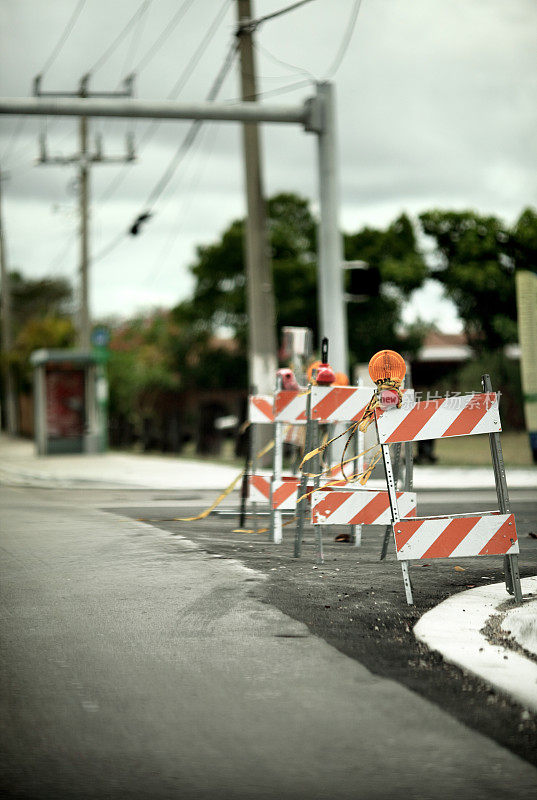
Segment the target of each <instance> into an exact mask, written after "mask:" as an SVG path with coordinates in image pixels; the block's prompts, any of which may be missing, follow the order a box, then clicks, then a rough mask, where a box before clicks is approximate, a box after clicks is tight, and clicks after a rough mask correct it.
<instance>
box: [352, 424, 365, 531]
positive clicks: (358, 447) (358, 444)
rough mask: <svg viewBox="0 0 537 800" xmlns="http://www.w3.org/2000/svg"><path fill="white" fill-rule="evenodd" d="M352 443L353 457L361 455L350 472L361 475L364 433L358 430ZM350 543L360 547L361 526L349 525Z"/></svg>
mask: <svg viewBox="0 0 537 800" xmlns="http://www.w3.org/2000/svg"><path fill="white" fill-rule="evenodd" d="M354 441H355V445H354V455H355V456H357V455H358V454H359V453H362V455H361V456H359V457H358V460H357V461H355V462H353V463H354V464H355V465H356V467H355V468H354V469H353V470H352V471H353V472H358V473H361V472H363V471H364V456H363V452H364V450H365V435H364V433H363V432H362V431H360V430H359V431H357V433H356V435H355V439H354ZM351 542H352V543H353V545H354V546H355V547H360V545H361V544H362V526H361V525H351Z"/></svg>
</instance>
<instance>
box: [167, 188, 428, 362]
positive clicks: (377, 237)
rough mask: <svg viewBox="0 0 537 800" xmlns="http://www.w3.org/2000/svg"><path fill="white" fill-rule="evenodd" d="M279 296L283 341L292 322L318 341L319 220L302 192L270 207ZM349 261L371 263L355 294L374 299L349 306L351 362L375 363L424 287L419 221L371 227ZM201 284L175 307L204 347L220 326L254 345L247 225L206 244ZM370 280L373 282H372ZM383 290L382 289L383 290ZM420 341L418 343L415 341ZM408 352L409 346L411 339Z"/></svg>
mask: <svg viewBox="0 0 537 800" xmlns="http://www.w3.org/2000/svg"><path fill="white" fill-rule="evenodd" d="M267 213H268V224H269V233H270V246H271V257H272V264H273V275H274V290H275V295H276V315H277V325H278V336H279V337H280V336H281V329H282V327H284V326H286V325H297V326H305V327H309V328H311V329H312V331H313V334H314V338H315V339H316V338H317V333H318V331H317V274H316V272H317V271H316V252H317V243H316V227H317V226H316V222H315V219H314V218H313V216H312V214H311V212H310V210H309V204H308V201H307V200H305V199H304V198H301V197H299V196H297V195H295V194H278V195H276V196H274V197H272V198H270V199H269V201H268V203H267ZM345 251H346V257H347V258H349V259H356V258H359V259H364V260H366V261H368V262H369V264H370V269H369V270H367V271H361V272H360V273H355V274H353V275H352V276H351V278H350V287H349V288H350V291H351V292H353V293H355V294H366V295H368V300H367V302H366V303H362V304H360V305H359V306H353V305H351V306H350V307H349V329H350V336H349V338H350V349H351V357H354V358H355V359H358V360H368V359H369V357H370V356H371V354H372V353H374V352H375V351H376V350H379V349H381V348H382V347H396V346H398V345H399V344H400V343H401V341H402V338H401V331H400V330H399V328H400V311H401V305H402V303H403V301H404V299H405V298H407V297H408V296H409V295H410V293H411V292H412V291H413V290H414V289H415V288H417V287H418V286H420V285H421V283H422V282H423V280H424V278H425V276H426V266H425V263H424V261H423V258H422V256H421V254H420V252H419V250H418V247H417V242H416V237H415V233H414V229H413V226H412V223H411V222H410V220H409V219H408V217H406V216H405V215H403V216H401V217H399V219H397V220H396V221H395V222H394V223H392V225H390V226H389V227H388V229H387V230H385V231H382V230H376V229H372V228H365V229H364V230H363V231H360V232H359V233H357V234H353V235H348V236H347V237H346V240H345ZM191 270H192V273H193V275H194V277H195V280H196V284H195V288H194V294H193V296H192V298H191V299H190V300H188V301H185V302H183V303H181V304H180V305H179V306H177V308H176V309H174V315H175V319H176V320H177V321H183V322H188V323H189V324H190V325H191V326H192V329H193V331H195V335H196V336H197V337H198V343H199V346H200V347H202V346H203V340H204V337H205V341H207V339H208V337H210V335H211V334H214V333H215V332H217V331H218V328H219V327H220V326H227V327H228V328H230V329H231V331H232V333H233V334H234V335H235V337H236V338H237V340H238V341H239V342H240V345H241V354H242V357H244V350H245V345H246V316H245V315H246V304H245V279H244V265H243V223H242V221H241V220H236V221H235V222H233V223H232V224H231V225H230V226H229V228H228V229H227V230H226V231H225V232H224V234H223V236H222V238H221V240H220V242H217V243H215V244H212V245H209V246H202V247H199V248H198V250H197V262H196V263H195V264H194V265H193V266H192V268H191ZM366 283H367V285H366ZM381 286H382V288H381ZM412 341H413V340H412ZM406 346H407V349H408V346H409V342H408V341H407V342H406Z"/></svg>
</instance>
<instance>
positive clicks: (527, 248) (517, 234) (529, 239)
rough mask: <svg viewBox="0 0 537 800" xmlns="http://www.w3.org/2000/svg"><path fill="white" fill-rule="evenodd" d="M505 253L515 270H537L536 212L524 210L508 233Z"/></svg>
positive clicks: (531, 209) (528, 209)
mask: <svg viewBox="0 0 537 800" xmlns="http://www.w3.org/2000/svg"><path fill="white" fill-rule="evenodd" d="M507 251H508V253H509V256H510V257H511V259H512V263H513V266H514V267H515V269H527V270H529V271H530V272H535V271H536V270H537V210H536V209H534V208H526V209H524V211H523V212H522V213H521V215H520V217H519V218H518V220H517V221H516V223H515V224H514V225H513V228H512V229H511V231H509V239H508V243H507Z"/></svg>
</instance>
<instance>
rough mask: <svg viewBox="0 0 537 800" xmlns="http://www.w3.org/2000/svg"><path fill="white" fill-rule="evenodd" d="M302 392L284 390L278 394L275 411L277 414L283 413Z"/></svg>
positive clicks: (275, 400)
mask: <svg viewBox="0 0 537 800" xmlns="http://www.w3.org/2000/svg"><path fill="white" fill-rule="evenodd" d="M299 394H300V392H295V391H290V390H282V391H281V392H278V393H277V394H276V397H275V398H274V413H275V414H276V416H278V415H279V414H281V412H282V411H283V410H284V409H285V408H287V406H288V405H289V403H292V402H293V400H294V399H295V397H298V395H299Z"/></svg>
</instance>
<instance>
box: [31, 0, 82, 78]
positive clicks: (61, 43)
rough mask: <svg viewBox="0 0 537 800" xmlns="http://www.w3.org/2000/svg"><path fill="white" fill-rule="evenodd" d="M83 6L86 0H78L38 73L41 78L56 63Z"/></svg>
mask: <svg viewBox="0 0 537 800" xmlns="http://www.w3.org/2000/svg"><path fill="white" fill-rule="evenodd" d="M85 5H86V0H79V3H78V5H77V6H76V8H75V10H74V11H73V13H72V14H71V16H70V18H69V20H68V22H67V25H66V26H65V28H64V30H63V33H62V34H61V36H60V38H59V39H58V42H57V44H56V47H54V49H53V50H52V53H51V54H50V56H49V57H48V59H47V60H46V62H45V65H44V67H43V68H42V70H41V73H40V75H41V77H43V76H44V75H45V73H46V72H48V70H49V69H50V67H51V66H52V65H53V63H54V62H55V61H56V59H57V57H58V56H59V54H60V53H61V51H62V49H63V46H64V44H65V42H66V41H67V39H68V38H69V36H70V35H71V31H72V30H73V28H74V27H75V25H76V23H77V20H78V18H79V16H80V14H81V13H82V9H83V8H84V6H85Z"/></svg>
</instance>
